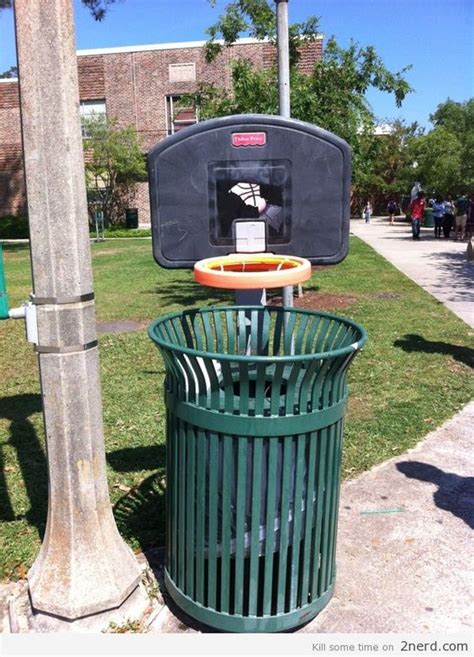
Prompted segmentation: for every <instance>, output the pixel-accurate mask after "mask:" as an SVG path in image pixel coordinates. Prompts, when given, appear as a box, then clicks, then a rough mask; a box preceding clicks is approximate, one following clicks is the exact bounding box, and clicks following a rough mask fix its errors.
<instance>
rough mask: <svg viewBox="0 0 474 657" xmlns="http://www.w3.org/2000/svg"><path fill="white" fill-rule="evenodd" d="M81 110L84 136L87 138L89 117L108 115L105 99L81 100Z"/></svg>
mask: <svg viewBox="0 0 474 657" xmlns="http://www.w3.org/2000/svg"><path fill="white" fill-rule="evenodd" d="M80 111H81V131H82V137H83V138H84V139H87V137H88V136H89V135H88V134H87V125H86V122H87V119H93V118H105V117H106V110H105V100H81V101H80Z"/></svg>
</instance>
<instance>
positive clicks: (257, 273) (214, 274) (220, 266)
mask: <svg viewBox="0 0 474 657" xmlns="http://www.w3.org/2000/svg"><path fill="white" fill-rule="evenodd" d="M310 277H311V263H310V262H309V260H306V258H299V257H297V256H285V255H275V254H273V253H232V254H230V255H227V256H219V257H217V258H205V259H204V260H200V261H199V262H197V263H196V264H195V265H194V278H195V280H196V281H197V282H198V283H200V284H201V285H207V286H208V287H219V288H225V289H228V290H254V289H258V288H272V287H284V286H285V285H297V284H298V283H303V282H304V281H307V280H308V279H309V278H310Z"/></svg>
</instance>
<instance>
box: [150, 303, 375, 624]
mask: <svg viewBox="0 0 474 657" xmlns="http://www.w3.org/2000/svg"><path fill="white" fill-rule="evenodd" d="M149 335H150V337H151V338H152V340H153V341H154V342H155V343H156V344H157V346H158V347H159V349H160V351H161V353H162V355H163V358H164V361H165V366H166V379H165V397H166V409H167V521H166V527H167V539H166V565H165V582H166V587H167V590H168V592H169V594H170V595H171V597H172V598H173V599H174V601H175V602H176V604H177V605H178V606H179V607H180V608H181V609H182V610H183V611H185V612H186V613H187V614H189V615H190V616H192V617H193V618H195V619H197V620H198V621H200V622H202V623H205V624H207V625H209V626H211V627H214V628H217V629H220V630H224V631H229V632H278V631H282V630H288V629H291V628H295V627H297V626H299V625H302V624H304V623H306V622H308V621H309V620H311V618H313V617H314V616H315V615H316V614H317V613H318V612H319V611H320V610H321V609H322V608H323V607H324V606H325V605H326V604H327V602H328V601H329V599H330V597H331V595H332V592H333V587H334V578H335V552H336V528H337V514H338V499H339V478H340V464H341V452H342V433H343V424H344V414H345V407H346V402H347V383H346V375H347V371H348V367H349V365H350V363H351V361H352V359H353V358H354V356H355V354H356V352H357V351H358V349H360V348H361V347H362V345H363V344H364V343H365V341H366V339H367V337H366V333H365V331H364V329H363V328H362V327H361V326H359V325H357V324H356V323H354V322H352V321H349V320H347V319H343V318H341V317H337V316H335V315H330V314H327V313H322V312H312V311H306V310H299V309H293V308H281V307H280V308H276V307H275V308H273V307H261V306H258V307H238V306H231V307H221V308H217V307H215V308H202V309H194V310H186V311H184V312H180V313H175V314H172V315H167V316H166V317H163V318H161V319H159V320H157V321H155V322H154V323H153V324H152V325H151V326H150V329H149Z"/></svg>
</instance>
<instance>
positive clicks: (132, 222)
mask: <svg viewBox="0 0 474 657" xmlns="http://www.w3.org/2000/svg"><path fill="white" fill-rule="evenodd" d="M125 226H126V227H127V228H129V229H131V228H138V208H127V209H126V210H125Z"/></svg>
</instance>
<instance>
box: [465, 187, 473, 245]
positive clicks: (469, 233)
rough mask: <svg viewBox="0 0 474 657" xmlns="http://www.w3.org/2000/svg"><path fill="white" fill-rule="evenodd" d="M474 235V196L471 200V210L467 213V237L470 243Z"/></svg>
mask: <svg viewBox="0 0 474 657" xmlns="http://www.w3.org/2000/svg"><path fill="white" fill-rule="evenodd" d="M473 235H474V194H471V197H470V199H469V208H468V211H467V221H466V232H465V236H466V239H467V241H468V242H469V241H470V240H471V239H472V237H473Z"/></svg>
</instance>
